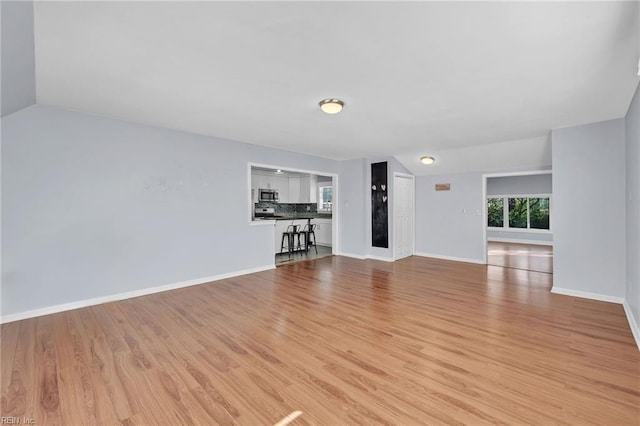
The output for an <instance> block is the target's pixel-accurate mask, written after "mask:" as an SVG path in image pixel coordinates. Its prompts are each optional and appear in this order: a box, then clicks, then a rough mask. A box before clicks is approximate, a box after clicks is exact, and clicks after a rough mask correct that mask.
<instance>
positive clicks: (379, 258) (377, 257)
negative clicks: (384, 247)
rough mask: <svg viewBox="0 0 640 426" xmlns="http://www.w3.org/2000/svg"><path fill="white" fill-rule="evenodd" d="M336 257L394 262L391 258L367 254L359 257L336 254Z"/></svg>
mask: <svg viewBox="0 0 640 426" xmlns="http://www.w3.org/2000/svg"><path fill="white" fill-rule="evenodd" d="M338 256H344V257H350V258H352V259H358V260H367V259H370V260H380V261H382V262H395V261H396V259H394V258H392V257H382V256H375V255H372V254H368V255H366V256H365V255H360V254H353V253H338Z"/></svg>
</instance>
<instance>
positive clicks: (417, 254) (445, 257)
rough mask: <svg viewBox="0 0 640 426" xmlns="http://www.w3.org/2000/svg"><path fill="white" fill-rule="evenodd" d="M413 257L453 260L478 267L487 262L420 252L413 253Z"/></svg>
mask: <svg viewBox="0 0 640 426" xmlns="http://www.w3.org/2000/svg"><path fill="white" fill-rule="evenodd" d="M414 255H415V256H421V257H432V258H434V259H442V260H453V261H454V262H466V263H477V264H479V265H486V264H487V262H485V261H483V260H480V259H471V258H468V257H455V256H445V255H442V254H433V253H421V252H415V253H414Z"/></svg>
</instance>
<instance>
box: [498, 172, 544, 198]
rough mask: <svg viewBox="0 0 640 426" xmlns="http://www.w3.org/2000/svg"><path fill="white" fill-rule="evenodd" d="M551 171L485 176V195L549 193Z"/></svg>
mask: <svg viewBox="0 0 640 426" xmlns="http://www.w3.org/2000/svg"><path fill="white" fill-rule="evenodd" d="M552 190H553V186H552V177H551V173H548V174H543V175H522V176H499V177H489V178H487V195H515V194H524V195H528V194H551V191H552Z"/></svg>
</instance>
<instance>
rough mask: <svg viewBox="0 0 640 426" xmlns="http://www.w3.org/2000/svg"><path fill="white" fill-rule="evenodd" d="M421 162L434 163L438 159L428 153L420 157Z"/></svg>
mask: <svg viewBox="0 0 640 426" xmlns="http://www.w3.org/2000/svg"><path fill="white" fill-rule="evenodd" d="M420 162H421V163H422V164H433V163H435V162H436V159H435V158H433V157H429V156H427V155H423V156H422V157H420Z"/></svg>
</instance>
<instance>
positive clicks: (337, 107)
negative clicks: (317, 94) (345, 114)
mask: <svg viewBox="0 0 640 426" xmlns="http://www.w3.org/2000/svg"><path fill="white" fill-rule="evenodd" d="M318 105H320V109H322V111H324V112H326V113H327V114H337V113H339V112H340V111H342V107H343V106H344V102H342V101H341V100H340V99H323V100H321V101H320V103H319V104H318Z"/></svg>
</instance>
